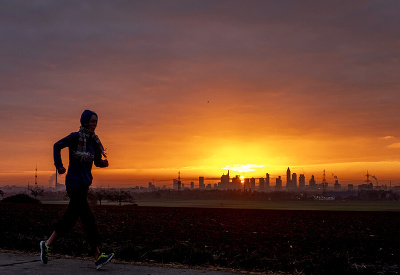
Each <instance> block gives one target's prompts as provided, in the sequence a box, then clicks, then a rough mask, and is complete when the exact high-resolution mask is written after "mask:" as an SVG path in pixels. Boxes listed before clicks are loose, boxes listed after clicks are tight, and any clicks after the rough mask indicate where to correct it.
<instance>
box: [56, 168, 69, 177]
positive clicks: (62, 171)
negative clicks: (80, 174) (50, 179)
mask: <svg viewBox="0 0 400 275" xmlns="http://www.w3.org/2000/svg"><path fill="white" fill-rule="evenodd" d="M65 171H67V170H66V169H65V168H64V167H61V168H59V169H58V173H59V174H60V175H62V174H64V173H65Z"/></svg>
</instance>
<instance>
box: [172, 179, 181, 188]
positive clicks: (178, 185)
mask: <svg viewBox="0 0 400 275" xmlns="http://www.w3.org/2000/svg"><path fill="white" fill-rule="evenodd" d="M173 189H174V190H181V189H182V182H181V181H180V180H177V179H174V181H173Z"/></svg>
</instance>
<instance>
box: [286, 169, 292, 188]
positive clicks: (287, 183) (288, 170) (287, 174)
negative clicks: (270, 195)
mask: <svg viewBox="0 0 400 275" xmlns="http://www.w3.org/2000/svg"><path fill="white" fill-rule="evenodd" d="M291 178H292V177H291V174H290V168H289V167H288V168H287V170H286V187H288V186H290V182H291Z"/></svg>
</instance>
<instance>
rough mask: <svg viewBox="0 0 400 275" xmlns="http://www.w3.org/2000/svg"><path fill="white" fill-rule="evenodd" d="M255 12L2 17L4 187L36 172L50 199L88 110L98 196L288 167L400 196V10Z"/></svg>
mask: <svg viewBox="0 0 400 275" xmlns="http://www.w3.org/2000/svg"><path fill="white" fill-rule="evenodd" d="M251 3H252V5H248V4H245V3H244V2H243V1H173V2H168V1H167V2H165V3H164V2H161V3H160V2H157V1H156V2H153V1H146V2H145V3H144V2H143V1H131V2H129V3H126V2H125V3H121V2H117V3H113V4H111V3H110V2H108V1H97V2H96V5H94V4H93V3H92V2H86V1H70V2H68V3H58V2H57V3H56V2H53V1H41V2H40V3H30V4H26V3H24V8H23V9H22V8H21V7H20V5H19V3H18V1H15V2H14V1H12V2H8V3H5V4H3V5H4V7H2V10H1V11H0V23H1V24H0V34H1V36H2V37H3V39H2V41H1V42H0V44H1V49H2V50H1V51H0V58H1V65H0V71H1V74H0V78H1V81H0V117H1V121H0V129H1V134H0V144H1V151H0V186H1V185H6V184H11V185H12V184H16V185H25V184H27V182H30V183H33V182H34V170H35V166H36V164H37V165H38V170H39V177H38V181H39V184H41V185H45V186H47V185H48V181H49V179H50V177H51V174H52V171H54V166H53V160H52V146H53V144H54V143H55V142H56V141H57V140H59V139H61V138H62V137H64V136H66V135H68V134H69V133H70V132H73V131H77V130H78V128H79V118H80V115H81V113H82V111H83V110H84V109H92V110H94V111H96V112H97V113H98V115H99V125H98V128H97V130H96V132H97V134H98V135H99V137H100V139H101V140H102V142H103V144H104V146H105V147H106V148H107V152H108V156H109V162H110V167H109V168H107V169H95V170H94V171H93V173H94V177H95V179H94V185H97V186H104V185H112V186H122V185H131V184H132V185H147V182H148V181H149V180H152V179H155V182H156V185H171V183H172V179H173V178H176V177H177V174H178V171H181V175H182V177H183V179H184V180H186V181H187V182H190V181H195V182H197V178H198V176H205V177H209V178H218V177H220V176H221V175H222V173H227V170H228V169H230V171H231V175H232V174H233V175H234V174H241V175H244V176H246V177H261V176H265V173H270V174H271V176H272V178H274V177H277V176H282V177H285V172H286V169H287V167H288V166H289V167H290V168H291V170H292V172H296V173H298V174H300V173H304V174H305V175H306V179H307V180H308V179H309V178H310V177H311V175H312V174H314V175H315V176H316V178H317V179H321V177H322V171H323V170H324V169H325V170H326V173H327V176H328V178H327V179H328V181H331V182H333V177H332V176H331V175H332V173H333V174H335V175H337V176H338V179H339V181H342V182H343V183H344V182H346V183H347V182H351V181H354V182H356V183H361V182H362V181H363V180H364V179H365V177H364V175H365V174H366V172H367V170H368V171H369V172H370V173H371V174H372V175H375V176H376V177H377V178H378V179H379V181H380V182H383V183H389V182H390V181H392V182H393V184H397V183H398V184H400V175H398V170H399V167H400V163H399V161H400V157H399V153H400V130H399V129H398V127H397V126H398V124H399V118H400V116H399V115H400V114H399V112H400V111H399V108H398V106H399V103H400V94H399V92H398V89H399V87H400V83H399V78H398V75H399V70H400V66H399V62H400V61H399V60H400V59H399V56H400V54H399V41H400V40H399V37H400V33H399V32H400V31H399V30H398V27H397V26H398V25H399V24H398V23H400V22H398V21H399V19H398V16H397V15H398V11H400V4H399V3H397V2H391V1H385V2H381V1H380V2H378V1H351V2H350V3H347V2H346V1H343V2H342V3H329V2H322V1H301V3H300V2H299V3H293V2H291V1H289V2H285V1H276V2H272V1H268V2H265V1H251ZM63 160H64V162H65V165H67V151H66V150H65V152H63ZM238 167H247V168H249V169H250V170H254V171H245V172H243V171H234V170H240V169H237V168H238ZM216 181H217V180H216Z"/></svg>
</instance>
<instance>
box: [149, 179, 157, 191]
mask: <svg viewBox="0 0 400 275" xmlns="http://www.w3.org/2000/svg"><path fill="white" fill-rule="evenodd" d="M149 189H151V190H154V189H156V186H155V185H154V184H153V183H151V181H149Z"/></svg>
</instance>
